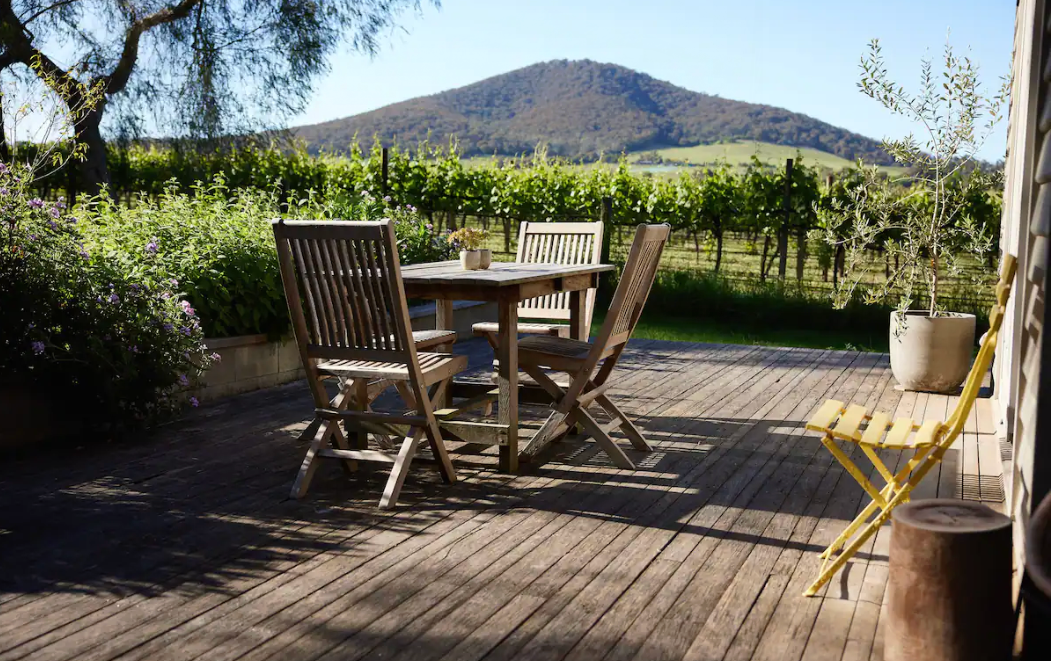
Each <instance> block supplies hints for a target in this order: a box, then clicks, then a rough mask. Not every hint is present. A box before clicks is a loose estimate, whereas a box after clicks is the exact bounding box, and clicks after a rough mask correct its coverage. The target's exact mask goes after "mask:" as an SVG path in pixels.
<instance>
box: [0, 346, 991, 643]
mask: <svg viewBox="0 0 1051 661" xmlns="http://www.w3.org/2000/svg"><path fill="white" fill-rule="evenodd" d="M457 351H459V352H461V353H465V354H467V355H468V356H469V359H470V363H471V365H472V367H473V368H474V371H473V372H472V373H471V374H470V375H469V378H472V379H477V380H483V381H484V380H485V379H488V378H489V372H490V371H491V365H490V361H491V354H490V353H489V351H488V349H487V347H486V345H485V343H484V342H483V341H480V340H471V341H468V342H464V343H461V344H458V345H457ZM893 384H894V381H893V379H892V377H891V374H890V369H889V364H888V361H887V358H886V356H884V355H878V354H864V353H858V352H845V351H821V350H810V349H778V348H769V347H746V346H725V345H713V344H703V343H676V342H663V341H655V340H642V341H633V342H631V343H630V344H629V348H628V350H627V351H626V352H625V354H624V356H623V357H622V359H621V362H620V366H619V368H618V371H617V374H616V378H615V385H614V386H613V387H612V388H611V389H610V396H611V397H612V398H614V399H615V400H616V401H617V402H618V403H619V404H620V405H622V407H623V409H624V410H625V411H626V412H627V413H628V414H629V415H630V416H631V417H632V418H633V419H635V420H636V421H637V422H638V425H639V427H640V428H641V429H642V430H643V433H644V434H646V436H647V438H649V440H650V441H651V443H652V444H653V446H654V448H655V451H654V452H653V453H652V454H648V455H643V454H641V453H638V452H636V451H634V450H630V449H629V450H627V452H628V453H629V455H630V456H632V457H633V458H634V459H635V460H636V461H637V462H638V465H639V470H637V471H626V470H622V469H618V468H616V467H615V466H613V465H612V464H611V463H610V462H609V461H608V459H607V458H606V456H605V455H604V454H602V453H601V452H599V451H598V450H597V448H596V447H595V446H594V444H592V443H589V442H585V441H582V440H580V439H576V438H569V439H567V440H565V441H563V442H560V443H554V444H552V445H551V446H550V447H548V448H546V449H545V451H544V453H543V454H542V455H541V457H539V458H538V460H537V461H536V462H534V463H531V464H527V465H525V467H524V470H523V472H522V474H520V475H514V476H508V475H501V474H499V473H497V472H495V467H496V464H497V458H496V453H495V450H494V449H493V448H484V447H479V446H470V445H463V446H456V445H453V446H452V450H453V452H452V456H453V460H454V462H455V463H456V465H457V470H458V472H459V476H460V478H461V479H460V482H459V483H458V484H456V485H454V486H446V485H443V484H442V483H441V481H440V479H439V478H438V476H437V474H436V471H434V470H433V462H428V461H426V457H428V456H429V453H428V452H423V453H422V455H423V457H424V459H425V460H423V461H420V462H418V463H416V464H414V466H413V470H412V471H411V472H410V476H409V478H408V480H407V481H406V484H405V490H404V492H403V495H402V499H401V502H402V505H401V506H399V508H397V509H396V510H394V511H390V512H387V511H381V510H378V509H377V508H376V507H375V503H376V501H377V500H378V496H379V493H380V492H381V491H382V488H383V484H384V481H385V473H384V471H382V470H376V471H361V472H359V473H358V474H355V475H353V476H350V477H348V476H346V475H344V474H343V473H342V472H341V471H339V470H338V469H335V470H328V469H329V468H334V466H333V467H329V466H326V467H324V469H323V470H322V471H320V472H319V474H318V477H317V478H316V484H315V487H314V489H313V490H312V491H311V493H310V494H309V496H308V497H307V498H306V499H304V500H302V501H294V500H289V499H288V497H287V493H288V488H289V485H290V483H291V480H292V478H293V477H294V474H295V471H296V468H297V466H298V464H299V461H300V459H301V456H302V452H303V451H304V444H303V443H302V442H297V437H298V436H299V434H300V433H301V432H302V430H303V429H305V428H306V425H307V423H308V422H309V412H310V410H311V408H312V407H311V404H310V397H309V393H308V392H307V391H306V389H305V388H304V387H303V385H302V384H301V383H298V384H290V385H288V386H282V387H278V388H273V389H270V390H266V391H261V392H258V393H252V394H248V395H242V396H238V397H234V398H230V399H227V400H223V401H221V402H219V403H216V404H215V405H212V406H209V407H204V408H202V409H201V410H199V411H195V412H193V413H192V414H190V415H188V416H187V417H186V418H185V419H183V420H181V421H178V422H176V423H173V424H170V425H167V426H165V427H162V428H160V429H158V430H155V431H153V432H151V433H150V434H148V435H145V436H144V437H142V438H137V439H132V440H128V441H124V442H121V443H113V444H108V445H101V446H93V447H86V448H83V449H80V450H76V449H75V450H71V451H70V450H67V451H63V452H61V453H49V452H46V451H39V452H35V453H30V454H27V455H25V456H19V457H14V458H11V459H9V460H5V461H4V462H3V463H2V464H0V482H2V483H3V484H4V488H3V489H2V490H0V548H2V551H3V552H2V553H0V661H16V660H19V659H29V660H41V661H43V660H48V661H66V660H70V659H78V660H88V661H114V660H118V659H119V660H121V661H144V660H146V659H149V660H151V661H152V660H154V659H161V660H165V661H191V660H192V659H208V660H209V661H222V660H228V659H250V660H254V661H264V660H265V659H288V660H290V661H297V660H298V661H316V660H322V659H324V660H331V661H335V660H336V659H339V660H340V661H346V660H351V659H366V658H368V659H371V658H384V659H395V660H397V661H437V660H439V659H456V660H462V659H487V660H490V661H493V660H497V659H530V660H532V659H535V660H537V661H544V660H547V661H555V660H563V659H564V660H568V661H584V660H587V659H600V658H601V659H609V660H615V659H638V660H646V661H649V660H655V661H660V660H669V661H671V660H680V659H691V660H693V659H727V660H744V659H777V660H778V661H780V660H783V659H789V660H800V659H806V660H808V661H809V660H812V659H833V660H838V659H850V660H853V659H872V660H873V661H875V660H877V659H879V658H881V656H882V635H883V622H884V620H883V613H884V612H885V604H884V592H885V585H886V580H887V562H886V552H887V545H888V542H889V530H888V529H884V530H882V531H881V532H880V534H878V535H877V536H875V537H874V538H873V539H872V540H871V541H870V542H869V544H867V545H866V546H865V547H864V548H863V549H862V551H861V552H860V553H859V554H858V556H857V557H856V558H855V559H854V560H853V561H852V562H850V563H848V565H847V567H846V568H845V569H844V571H843V572H841V573H840V574H839V575H838V576H837V577H836V578H835V579H834V580H833V581H832V582H831V583H830V584H829V586H828V587H827V588H825V589H824V590H822V592H821V593H820V594H819V596H817V597H814V598H811V599H807V598H804V597H802V596H801V593H802V590H803V589H804V588H805V587H806V586H807V585H808V584H809V583H810V581H811V580H812V579H813V577H814V576H815V575H816V572H817V569H818V567H819V565H820V560H819V559H818V553H819V552H820V551H821V550H822V549H823V548H824V546H825V545H827V544H828V543H829V542H830V541H831V540H832V539H833V538H834V537H835V535H836V534H837V533H838V532H839V530H840V529H842V527H843V526H844V525H845V524H846V522H847V521H849V520H850V519H851V518H853V516H854V515H855V514H856V513H857V512H858V511H859V510H860V508H861V507H862V506H863V505H864V503H865V502H866V499H865V498H863V496H864V494H863V492H862V491H861V489H860V488H859V487H858V486H857V485H856V484H855V483H854V482H853V480H851V479H850V477H849V476H848V475H846V473H845V472H844V471H843V469H842V468H841V467H840V466H839V465H838V464H837V463H836V462H834V461H832V460H831V458H830V456H829V455H828V453H827V452H826V451H825V449H824V448H823V447H822V446H821V444H820V443H819V442H818V439H817V437H816V435H814V434H812V433H807V432H806V431H805V430H804V423H805V421H806V420H807V419H808V417H809V416H810V415H811V414H812V413H813V411H815V410H816V409H817V408H818V407H819V406H820V404H821V403H822V402H823V401H824V400H825V399H827V398H833V397H834V398H836V399H840V400H842V401H853V402H856V403H859V404H862V405H864V406H866V407H867V408H868V409H870V410H872V409H875V410H881V411H887V412H890V413H893V414H894V415H895V416H910V417H913V418H914V419H916V420H923V419H925V418H929V417H933V418H941V417H943V416H944V415H946V414H947V413H948V412H950V411H951V409H952V406H954V405H955V401H956V398H955V397H947V396H940V395H927V394H917V393H902V392H900V391H898V390H896V389H895V388H894V387H893ZM382 401H383V400H381V402H380V403H381V405H382ZM542 415H543V410H542V409H540V408H525V409H524V410H523V416H522V417H523V424H524V425H526V426H530V425H531V426H534V427H535V426H537V425H538V424H539V422H540V421H541V420H542ZM983 415H984V416H988V415H990V408H989V407H988V406H985V405H984V404H983V406H980V407H977V409H976V411H975V412H974V413H973V414H972V416H970V417H969V418H968V420H967V428H966V432H965V433H964V434H963V435H962V436H961V440H960V441H959V442H958V443H957V444H956V445H955V446H954V448H953V449H954V450H955V452H954V453H951V454H952V455H953V456H952V457H951V460H950V461H948V462H946V464H945V465H944V466H943V467H942V468H941V469H940V471H939V472H938V473H936V474H932V475H931V476H929V477H928V480H929V481H928V482H925V483H924V484H923V486H922V487H921V488H920V489H918V490H917V494H916V496H915V497H933V496H935V495H939V496H943V497H944V496H957V497H959V496H961V495H962V496H963V497H972V498H973V497H983V496H984V497H986V498H987V499H988V498H996V497H997V496H998V493H999V491H998V489H997V488H996V487H997V486H998V483H997V482H996V480H997V479H999V474H1000V467H999V461H998V454H997V453H996V446H995V439H994V437H993V436H992V434H991V433H989V431H988V430H991V429H992V424H991V421H989V420H984V419H982V416H983ZM620 440H621V442H622V443H623V444H625V445H626V440H625V439H623V438H621V439H620ZM982 443H984V445H982ZM990 448H992V449H990ZM845 450H846V451H847V452H848V453H849V454H850V456H851V457H852V458H853V459H854V460H856V461H858V463H859V466H861V467H862V469H863V470H865V471H866V472H870V473H872V474H873V475H874V471H872V469H871V466H870V465H869V464H868V463H867V462H865V461H864V457H863V456H862V455H861V453H860V452H859V451H858V450H857V449H856V447H854V446H851V447H846V448H845ZM899 454H900V453H894V452H889V451H883V452H881V456H883V457H885V458H886V460H887V461H888V462H890V463H889V465H890V466H892V467H893V466H895V464H896V462H897V461H898V455H899ZM990 457H991V458H990ZM971 484H973V485H974V486H975V487H976V488H974V489H969V488H967V487H969V486H970V485H971ZM961 490H962V491H963V493H961ZM994 506H995V503H994Z"/></svg>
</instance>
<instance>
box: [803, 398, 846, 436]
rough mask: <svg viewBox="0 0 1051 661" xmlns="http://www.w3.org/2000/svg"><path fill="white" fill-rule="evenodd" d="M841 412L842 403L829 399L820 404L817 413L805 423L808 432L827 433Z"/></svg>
mask: <svg viewBox="0 0 1051 661" xmlns="http://www.w3.org/2000/svg"><path fill="white" fill-rule="evenodd" d="M842 412H843V402H839V401H836V400H834V399H830V400H828V401H827V402H825V403H824V404H822V405H821V408H819V409H818V410H817V413H815V414H814V415H813V416H812V417H811V418H810V421H809V422H807V423H806V428H807V429H809V430H810V431H820V432H827V431H828V430H829V428H830V427H832V423H833V422H834V421H835V419H836V418H837V417H839V414H840V413H842Z"/></svg>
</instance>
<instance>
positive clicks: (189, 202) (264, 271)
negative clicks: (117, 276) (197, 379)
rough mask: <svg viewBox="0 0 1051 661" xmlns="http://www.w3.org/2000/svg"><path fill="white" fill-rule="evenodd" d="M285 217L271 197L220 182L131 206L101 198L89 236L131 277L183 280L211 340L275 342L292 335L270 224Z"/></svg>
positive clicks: (97, 249) (182, 285)
mask: <svg viewBox="0 0 1051 661" xmlns="http://www.w3.org/2000/svg"><path fill="white" fill-rule="evenodd" d="M279 213H280V205H279V204H278V202H277V198H276V196H275V195H273V194H272V193H268V192H265V191H259V190H230V189H228V188H227V187H226V185H225V183H224V181H223V180H222V179H221V178H220V179H216V180H215V181H212V182H211V183H208V184H199V185H197V186H196V187H194V189H193V190H192V191H191V192H190V193H181V192H179V191H177V190H176V189H175V188H174V187H169V188H168V189H167V190H166V191H165V192H164V193H163V194H162V195H161V196H160V197H158V198H156V199H153V198H148V197H142V198H140V199H138V200H136V201H135V204H133V205H131V206H126V205H123V204H119V203H117V202H115V201H113V200H111V199H110V198H109V197H108V196H106V195H102V196H99V197H97V198H95V199H93V200H91V202H90V214H89V215H88V218H87V222H85V229H84V231H85V234H86V236H87V238H88V246H89V248H90V249H91V250H93V251H95V252H98V253H100V254H104V255H106V256H107V258H109V259H110V260H112V261H114V262H116V263H118V264H121V268H122V269H123V270H124V271H126V272H128V273H136V274H141V276H142V277H148V278H152V279H155V280H162V279H164V278H174V279H176V280H178V282H179V287H178V291H180V292H183V296H182V298H184V299H186V300H188V301H189V304H191V305H192V306H193V308H194V309H195V312H196V314H197V315H198V316H199V320H200V325H201V327H202V328H203V329H204V332H205V333H206V334H207V336H208V337H231V336H236V335H252V334H256V333H265V334H267V335H271V336H275V337H276V336H279V335H281V334H283V333H285V332H287V330H288V327H289V322H288V308H287V306H286V304H285V297H284V289H283V288H282V286H281V275H280V271H279V269H278V265H277V253H276V250H275V248H274V237H273V233H272V231H271V229H270V222H269V221H270V219H271V218H274V217H275V216H277V215H279Z"/></svg>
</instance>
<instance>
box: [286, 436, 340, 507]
mask: <svg viewBox="0 0 1051 661" xmlns="http://www.w3.org/2000/svg"><path fill="white" fill-rule="evenodd" d="M319 423H320V424H319V425H318V428H317V431H316V432H315V433H314V440H312V441H310V447H309V448H307V453H306V456H304V457H303V463H302V464H300V466H299V473H298V474H297V475H296V481H295V482H293V483H292V493H291V494H290V495H291V497H292V498H296V499H299V498H302V497H303V496H305V495H306V493H307V489H308V488H309V487H310V481H311V480H312V479H314V472H315V471H317V464H318V460H319V459H320V457H318V456H317V453H318V450H320V449H321V448H322V446H324V444H325V442H326V441H327V439H328V436H329V433H330V428H331V427H332V426H334V425H335V424H336V422H335V421H331V420H319Z"/></svg>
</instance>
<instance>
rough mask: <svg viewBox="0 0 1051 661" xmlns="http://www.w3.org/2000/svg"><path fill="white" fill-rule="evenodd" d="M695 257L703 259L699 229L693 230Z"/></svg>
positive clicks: (698, 260) (698, 259) (695, 259)
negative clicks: (698, 234)
mask: <svg viewBox="0 0 1051 661" xmlns="http://www.w3.org/2000/svg"><path fill="white" fill-rule="evenodd" d="M693 257H694V261H697V262H700V261H701V239H700V237H698V236H697V230H694V231H693Z"/></svg>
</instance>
